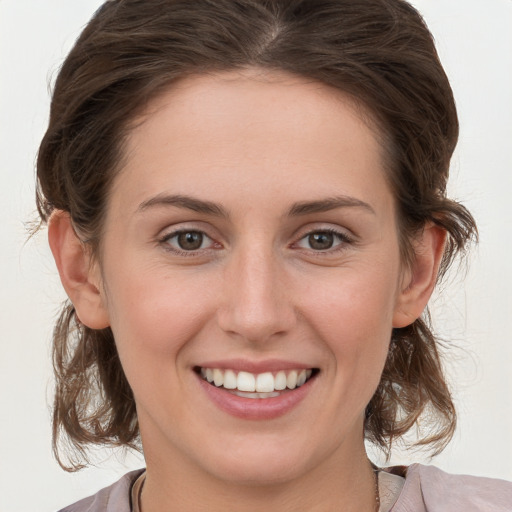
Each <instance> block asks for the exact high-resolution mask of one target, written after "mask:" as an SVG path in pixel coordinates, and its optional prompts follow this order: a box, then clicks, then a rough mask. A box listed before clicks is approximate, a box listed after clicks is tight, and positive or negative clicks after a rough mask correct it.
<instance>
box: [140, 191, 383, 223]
mask: <svg viewBox="0 0 512 512" xmlns="http://www.w3.org/2000/svg"><path fill="white" fill-rule="evenodd" d="M166 206H175V207H177V208H184V209H187V210H191V211H194V212H198V213H204V214H206V215H213V216H215V217H225V218H228V217H229V214H228V212H227V210H225V209H224V208H223V207H222V206H220V205H218V204H217V203H213V202H211V201H204V200H202V199H196V198H194V197H191V196H186V195H167V194H159V195H157V196H155V197H152V198H151V199H148V200H147V201H143V202H142V203H141V204H140V205H139V207H138V208H137V211H139V212H143V211H145V210H147V209H149V208H154V207H166ZM348 207H350V208H362V209H364V210H367V211H368V212H370V213H373V214H375V210H374V209H373V208H372V207H371V206H370V205H369V204H368V203H365V202H364V201H361V200H360V199H357V198H355V197H351V196H335V197H329V198H326V199H319V200H316V201H301V202H298V203H294V204H293V205H292V206H291V208H290V209H289V210H288V213H287V215H288V216H289V217H300V216H302V215H309V214H311V213H321V212H327V211H330V210H335V209H337V208H348Z"/></svg>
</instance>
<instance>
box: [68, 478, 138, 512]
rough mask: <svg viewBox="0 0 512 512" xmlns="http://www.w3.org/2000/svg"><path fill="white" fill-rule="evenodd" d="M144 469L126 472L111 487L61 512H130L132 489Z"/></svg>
mask: <svg viewBox="0 0 512 512" xmlns="http://www.w3.org/2000/svg"><path fill="white" fill-rule="evenodd" d="M143 471H144V470H143V469H139V470H137V471H131V472H130V473H126V475H124V476H123V477H122V478H120V479H119V480H118V481H117V482H115V483H113V484H112V485H110V486H109V487H105V488H104V489H101V491H99V492H97V493H96V494H94V495H93V496H89V497H88V498H84V499H83V500H80V501H77V502H76V503H73V504H72V505H69V506H67V507H65V508H63V509H62V510H60V511H59V512H130V510H131V504H130V489H131V487H132V485H133V483H134V482H135V480H137V478H138V477H139V476H140V475H141V474H142V473H143Z"/></svg>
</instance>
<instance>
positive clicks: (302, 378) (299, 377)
mask: <svg viewBox="0 0 512 512" xmlns="http://www.w3.org/2000/svg"><path fill="white" fill-rule="evenodd" d="M304 382H306V370H301V371H300V372H299V374H298V375H297V387H299V386H302V384H304Z"/></svg>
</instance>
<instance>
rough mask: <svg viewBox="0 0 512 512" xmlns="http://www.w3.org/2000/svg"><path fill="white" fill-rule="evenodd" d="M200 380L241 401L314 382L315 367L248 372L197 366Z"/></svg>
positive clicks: (275, 394)
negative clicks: (312, 380) (241, 399)
mask: <svg viewBox="0 0 512 512" xmlns="http://www.w3.org/2000/svg"><path fill="white" fill-rule="evenodd" d="M194 371H195V372H196V373H197V374H198V375H199V376H200V377H201V379H202V380H204V381H205V382H207V383H209V384H210V385H212V386H215V387H216V388H220V389H223V390H225V391H227V392H228V393H231V394H233V395H235V396H239V397H241V398H253V399H263V398H277V397H279V396H282V395H283V394H285V393H289V392H290V391H293V390H295V389H297V388H299V387H301V386H303V385H304V384H305V383H306V382H308V381H309V380H311V379H313V378H314V377H315V376H316V375H317V374H318V372H319V369H318V368H308V369H292V370H280V371H277V372H263V373H250V372H246V371H237V370H233V369H223V368H205V367H196V368H195V369H194Z"/></svg>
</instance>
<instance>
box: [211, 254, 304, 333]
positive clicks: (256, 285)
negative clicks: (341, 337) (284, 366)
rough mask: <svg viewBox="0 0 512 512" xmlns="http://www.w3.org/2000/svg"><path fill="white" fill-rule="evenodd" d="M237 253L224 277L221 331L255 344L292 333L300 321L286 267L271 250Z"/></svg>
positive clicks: (219, 316) (232, 256) (220, 315)
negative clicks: (297, 319) (296, 323)
mask: <svg viewBox="0 0 512 512" xmlns="http://www.w3.org/2000/svg"><path fill="white" fill-rule="evenodd" d="M252 245H253V247H252V248H247V249H245V250H243V249H241V250H239V251H235V252H234V253H233V254H232V255H231V258H230V261H229V263H228V264H227V265H226V267H225V272H224V274H223V278H224V282H223V285H222V286H223V294H222V295H223V297H222V301H221V306H220V307H219V309H218V312H217V315H218V316H217V318H218V324H219V326H220V328H221V329H222V330H223V331H225V332H226V333H229V334H230V335H232V336H237V337H239V338H241V339H243V340H245V341H248V342H252V343H264V342H266V341H268V340H271V339H274V338H275V337H277V336H283V335H284V334H286V333H288V332H289V331H290V330H291V329H292V327H293V326H294V324H295V322H296V312H295V309H294V306H293V301H292V300H291V299H292V297H291V294H290V288H289V283H288V278H287V275H286V272H285V269H284V264H283V262H282V261H281V259H280V258H279V257H276V255H275V254H273V251H272V249H271V248H266V249H263V248H262V249H260V250H256V249H255V248H254V244H252Z"/></svg>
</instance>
